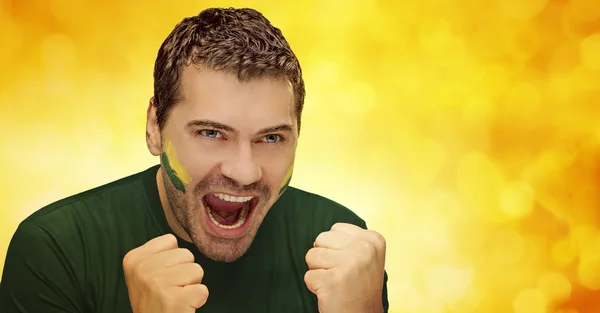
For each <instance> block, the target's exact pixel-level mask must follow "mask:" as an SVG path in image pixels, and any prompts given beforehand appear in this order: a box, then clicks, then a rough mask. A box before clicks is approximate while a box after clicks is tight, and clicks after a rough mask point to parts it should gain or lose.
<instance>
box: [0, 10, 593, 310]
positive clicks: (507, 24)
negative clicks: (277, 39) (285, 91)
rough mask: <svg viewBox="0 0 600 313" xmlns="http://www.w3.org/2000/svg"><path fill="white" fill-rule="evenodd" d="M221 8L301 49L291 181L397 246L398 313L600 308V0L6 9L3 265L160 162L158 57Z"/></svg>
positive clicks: (390, 265) (1, 19) (0, 164)
mask: <svg viewBox="0 0 600 313" xmlns="http://www.w3.org/2000/svg"><path fill="white" fill-rule="evenodd" d="M209 6H236V7H239V6H245V7H253V8H256V9H258V10H259V11H261V12H263V13H264V14H265V16H266V17H267V18H269V19H270V20H271V21H272V22H273V23H274V24H275V25H276V26H277V27H279V28H280V29H282V31H283V33H284V35H285V36H286V37H287V39H288V40H289V42H290V44H291V45H292V48H293V49H294V50H295V52H296V54H297V55H298V57H299V59H300V62H301V64H302V66H303V70H304V73H305V81H306V84H307V92H308V94H307V98H306V109H305V113H304V116H303V132H302V135H301V137H300V140H301V141H300V146H299V150H298V159H297V165H296V171H295V176H294V179H293V181H292V185H294V186H296V187H300V188H304V189H307V190H309V191H312V192H316V193H320V194H322V195H325V196H328V197H330V198H332V199H334V200H336V201H338V202H340V203H342V204H344V205H347V206H348V207H350V208H351V209H353V210H354V211H355V212H357V213H358V214H359V215H361V216H362V217H363V218H364V219H365V220H366V221H367V223H368V225H369V227H370V228H372V229H375V230H378V231H379V232H381V233H383V234H384V235H385V236H386V238H387V241H388V254H387V270H388V273H389V276H390V278H389V285H388V288H389V298H390V303H391V311H390V312H391V313H450V312H453V313H469V312H482V313H487V312H494V313H495V312H514V313H591V312H599V311H600V291H599V290H600V229H599V227H600V162H599V161H600V149H599V145H598V143H599V141H600V124H599V123H598V118H600V3H599V2H598V1H597V0H488V1H477V0H403V1H391V0H365V1H352V2H342V1H331V0H321V1H314V0H313V1H299V2H285V3H284V2H280V1H164V0H157V1H147V2H144V3H143V4H142V2H138V1H115V0H107V1H102V2H93V1H81V0H27V1H16V0H15V1H9V0H0V41H1V42H2V48H1V49H0V60H1V65H0V72H1V74H0V104H1V109H2V110H1V114H0V134H1V136H0V145H1V146H2V147H3V151H4V152H3V153H2V154H0V173H1V174H0V177H1V179H0V190H1V196H2V208H1V210H0V268H1V267H2V266H3V264H4V263H3V262H4V261H3V260H4V258H5V255H6V249H7V247H8V243H9V241H10V238H11V236H12V234H13V232H14V231H15V229H16V227H17V225H18V223H19V222H20V221H21V220H22V219H24V218H25V217H27V216H28V215H29V214H31V213H32V212H34V211H35V210H37V209H39V208H41V207H42V206H43V205H46V204H48V203H50V202H53V201H55V200H58V199H60V198H62V197H65V196H68V195H72V194H74V193H77V192H80V191H83V190H86V189H88V188H91V187H94V186H97V185H100V184H104V183H106V182H109V181H111V180H114V179H117V178H120V177H123V176H125V175H129V174H132V173H135V172H138V171H141V170H144V169H146V168H148V167H150V166H152V165H154V164H156V163H157V162H158V160H157V159H155V158H153V157H152V156H151V155H150V153H149V152H148V150H147V148H146V145H145V140H144V131H145V130H144V127H145V126H144V125H145V109H146V107H147V104H148V99H149V97H150V96H151V95H152V92H153V90H152V69H153V62H154V58H155V56H156V52H157V51H158V48H159V46H160V44H161V43H162V41H163V40H164V38H165V37H166V36H167V35H168V33H169V32H170V31H171V30H172V28H173V27H174V26H175V24H176V23H178V22H179V21H180V20H181V19H182V18H183V17H186V16H190V15H195V14H197V13H198V12H200V11H201V10H202V9H204V8H206V7H209Z"/></svg>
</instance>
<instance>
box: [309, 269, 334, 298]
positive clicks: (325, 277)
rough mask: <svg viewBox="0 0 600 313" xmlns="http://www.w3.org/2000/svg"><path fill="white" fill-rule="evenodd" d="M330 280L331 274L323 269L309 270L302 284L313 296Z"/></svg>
mask: <svg viewBox="0 0 600 313" xmlns="http://www.w3.org/2000/svg"><path fill="white" fill-rule="evenodd" d="M330 279H331V272H330V271H329V270H325V269H321V268H320V269H315V270H310V271H308V272H306V274H304V283H305V284H306V287H307V288H308V290H310V291H311V292H312V293H314V294H315V295H316V294H317V292H319V290H320V289H321V288H323V286H324V285H326V284H327V283H328V281H329V280H330Z"/></svg>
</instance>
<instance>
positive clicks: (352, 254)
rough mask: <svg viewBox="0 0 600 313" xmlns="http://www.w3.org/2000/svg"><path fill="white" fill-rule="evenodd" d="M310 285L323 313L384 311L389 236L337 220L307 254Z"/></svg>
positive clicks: (380, 312) (308, 285) (307, 278)
mask: <svg viewBox="0 0 600 313" xmlns="http://www.w3.org/2000/svg"><path fill="white" fill-rule="evenodd" d="M306 263H307V264H308V268H309V271H308V272H306V275H305V276H304V281H305V282H306V286H307V287H308V289H309V290H310V291H312V292H313V293H314V294H315V295H317V298H318V303H319V312H320V313H350V312H352V313H353V312H357V313H358V312H360V313H383V301H382V291H383V277H384V268H385V239H384V238H383V236H381V235H380V234H379V233H377V232H374V231H370V230H365V229H362V228H360V227H358V226H355V225H352V224H345V223H337V224H335V225H333V227H331V230H330V231H326V232H323V233H321V234H320V235H319V236H318V237H317V239H316V240H315V243H314V248H312V249H310V250H309V251H308V253H307V254H306Z"/></svg>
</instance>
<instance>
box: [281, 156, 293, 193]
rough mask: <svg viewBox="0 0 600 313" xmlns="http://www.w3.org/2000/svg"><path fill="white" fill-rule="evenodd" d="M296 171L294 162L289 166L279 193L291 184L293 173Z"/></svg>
mask: <svg viewBox="0 0 600 313" xmlns="http://www.w3.org/2000/svg"><path fill="white" fill-rule="evenodd" d="M293 173H294V163H292V165H290V166H289V168H288V170H287V172H286V174H285V176H284V177H283V180H282V181H281V185H280V187H279V195H281V194H282V193H283V192H284V191H285V190H286V189H287V187H288V186H289V185H290V181H292V174H293Z"/></svg>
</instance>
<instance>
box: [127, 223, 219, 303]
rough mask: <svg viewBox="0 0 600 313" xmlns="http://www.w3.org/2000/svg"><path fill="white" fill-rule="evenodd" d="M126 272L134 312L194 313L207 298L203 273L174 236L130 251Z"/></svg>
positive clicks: (167, 236)
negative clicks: (178, 244)
mask: <svg viewBox="0 0 600 313" xmlns="http://www.w3.org/2000/svg"><path fill="white" fill-rule="evenodd" d="M123 270H124V272H125V282H126V284H127V290H128V292H129V301H130V302H131V308H132V310H133V312H134V313H154V312H156V313H194V312H196V309H197V308H199V307H201V306H203V305H204V304H205V303H206V300H207V298H208V289H207V288H206V286H205V285H202V284H201V282H202V277H203V276H204V270H203V269H202V267H201V266H200V265H199V264H198V263H194V255H193V254H192V253H191V252H190V251H189V250H187V249H182V248H179V247H178V246H177V239H176V238H175V236H173V235H171V234H167V235H163V236H160V237H157V238H154V239H152V240H150V241H148V242H147V243H145V244H144V245H142V246H140V247H137V248H135V249H133V250H131V251H129V252H128V253H127V254H126V255H125V257H124V258H123Z"/></svg>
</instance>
